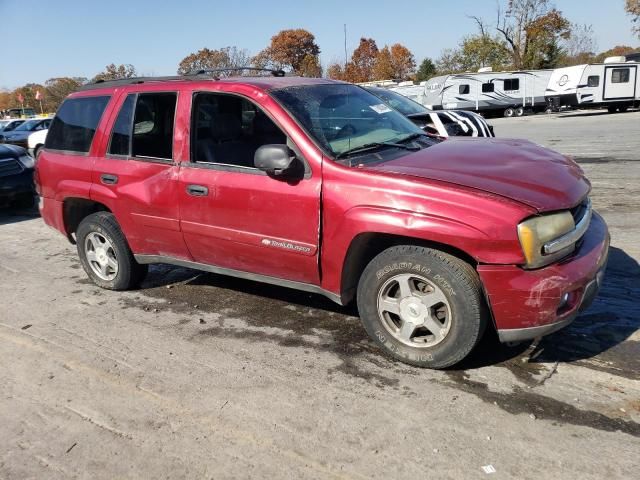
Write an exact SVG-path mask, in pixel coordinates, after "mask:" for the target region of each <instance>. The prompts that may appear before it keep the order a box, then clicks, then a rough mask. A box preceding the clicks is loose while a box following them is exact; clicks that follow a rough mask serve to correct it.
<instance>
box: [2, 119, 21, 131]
mask: <svg viewBox="0 0 640 480" xmlns="http://www.w3.org/2000/svg"><path fill="white" fill-rule="evenodd" d="M23 123H24V120H14V121H11V122H9V124H8V125H7V126H6V127H4V131H5V132H10V131H12V130H15V129H16V127H18V126H20V125H22V124H23Z"/></svg>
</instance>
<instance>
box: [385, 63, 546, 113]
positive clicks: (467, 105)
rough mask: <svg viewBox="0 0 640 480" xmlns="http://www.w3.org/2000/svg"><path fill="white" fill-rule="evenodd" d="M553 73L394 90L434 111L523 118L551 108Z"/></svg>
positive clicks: (449, 80) (464, 78)
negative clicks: (549, 90)
mask: <svg viewBox="0 0 640 480" xmlns="http://www.w3.org/2000/svg"><path fill="white" fill-rule="evenodd" d="M552 73H553V70H529V71H517V72H493V71H491V69H490V68H486V69H481V70H480V71H479V72H477V73H460V74H452V75H444V76H440V77H434V78H431V79H430V80H428V81H427V82H423V83H422V84H420V85H419V86H407V87H401V86H398V87H392V88H391V90H394V91H396V92H398V93H401V94H403V95H406V96H408V97H410V98H411V99H413V100H415V101H417V102H418V103H421V104H422V105H424V106H425V107H427V108H430V109H432V110H441V109H442V110H472V111H476V112H483V113H494V114H501V115H504V116H505V117H512V116H521V115H523V114H524V112H525V111H526V110H530V111H534V112H537V111H544V110H546V108H547V104H546V100H545V90H546V88H547V84H548V83H549V78H550V77H551V74H552Z"/></svg>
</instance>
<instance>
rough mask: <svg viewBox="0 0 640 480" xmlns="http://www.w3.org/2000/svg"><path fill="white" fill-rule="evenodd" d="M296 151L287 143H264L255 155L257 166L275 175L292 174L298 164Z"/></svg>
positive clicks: (254, 162)
mask: <svg viewBox="0 0 640 480" xmlns="http://www.w3.org/2000/svg"><path fill="white" fill-rule="evenodd" d="M298 163H299V162H298V159H297V158H296V155H295V153H293V151H291V149H290V148H289V147H287V146H286V145H281V144H278V145H262V146H261V147H260V148H258V150H256V153H255V155H254V156H253V164H254V165H255V167H256V168H258V169H260V170H262V171H263V172H267V174H269V175H272V176H274V177H284V176H288V175H290V174H291V173H292V172H293V171H294V170H295V167H296V165H297V164H298Z"/></svg>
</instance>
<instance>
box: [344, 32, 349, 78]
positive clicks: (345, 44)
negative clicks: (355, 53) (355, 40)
mask: <svg viewBox="0 0 640 480" xmlns="http://www.w3.org/2000/svg"><path fill="white" fill-rule="evenodd" d="M347 59H348V56H347V24H346V23H345V24H344V68H345V70H346V69H347V63H348V60H347Z"/></svg>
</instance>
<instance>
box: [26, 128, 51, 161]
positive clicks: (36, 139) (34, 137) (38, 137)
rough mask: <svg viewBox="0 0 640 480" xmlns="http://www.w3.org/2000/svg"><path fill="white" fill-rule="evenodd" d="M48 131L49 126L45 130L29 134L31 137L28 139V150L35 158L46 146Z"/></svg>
mask: <svg viewBox="0 0 640 480" xmlns="http://www.w3.org/2000/svg"><path fill="white" fill-rule="evenodd" d="M48 131H49V129H48V128H47V129H44V130H38V131H37V132H33V133H32V134H31V135H29V138H28V139H27V145H28V148H27V150H28V152H29V155H31V156H32V157H33V158H38V154H39V153H40V150H41V149H42V147H43V146H44V141H45V139H46V138H47V132H48Z"/></svg>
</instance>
